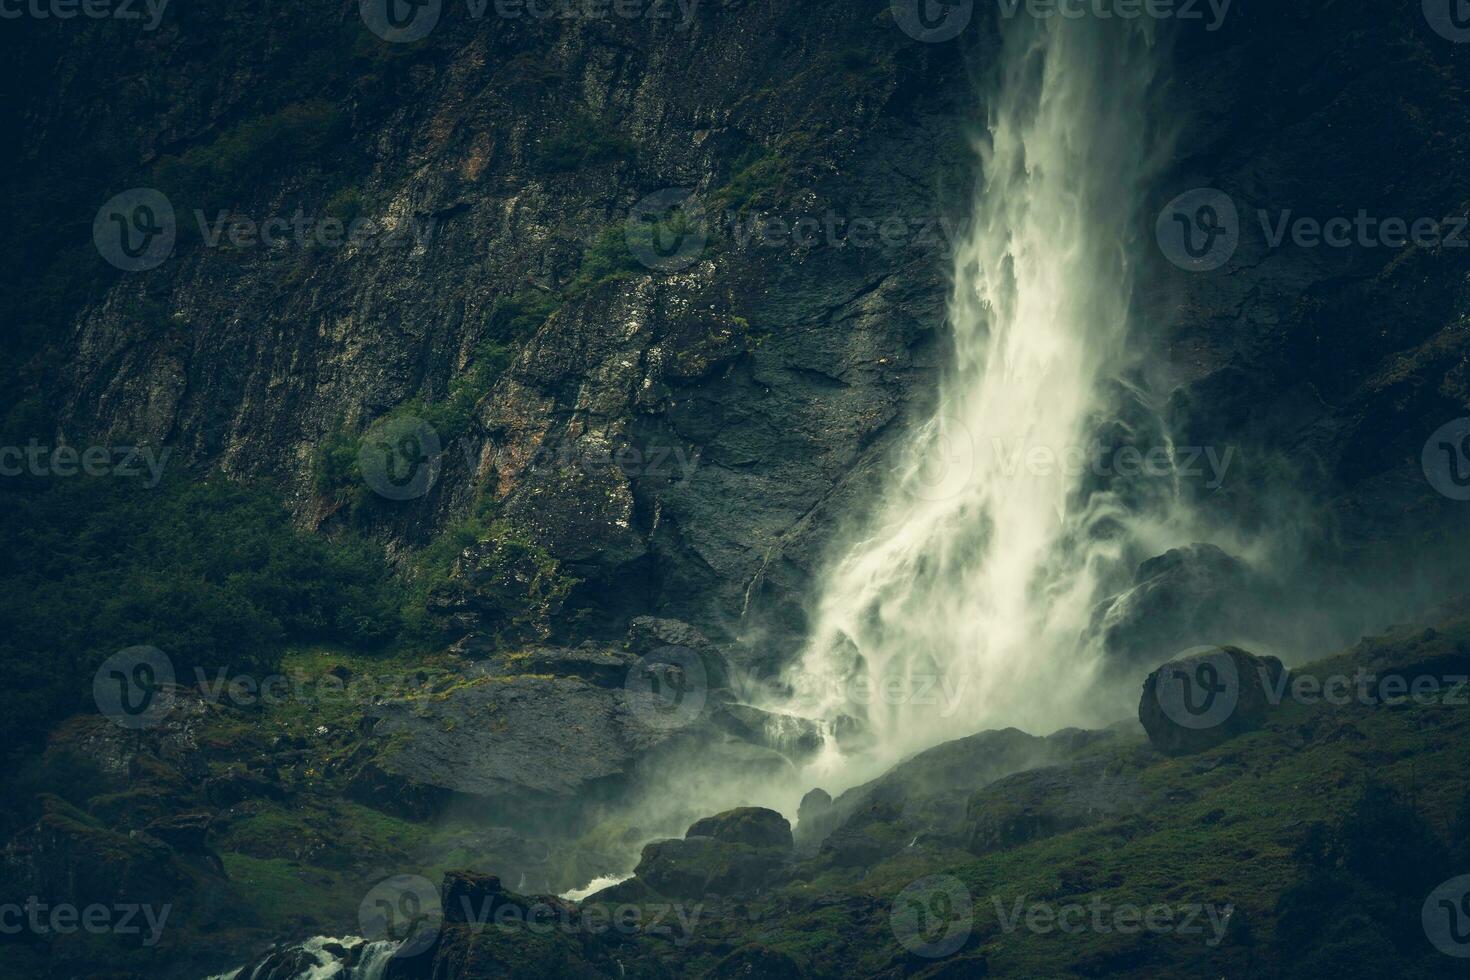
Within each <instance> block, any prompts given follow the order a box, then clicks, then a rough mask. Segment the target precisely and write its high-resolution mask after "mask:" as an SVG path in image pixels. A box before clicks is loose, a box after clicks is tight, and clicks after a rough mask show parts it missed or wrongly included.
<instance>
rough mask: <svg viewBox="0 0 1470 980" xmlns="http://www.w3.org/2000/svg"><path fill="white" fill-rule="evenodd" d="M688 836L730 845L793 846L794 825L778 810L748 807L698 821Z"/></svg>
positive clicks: (783, 848)
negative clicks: (707, 838) (708, 838)
mask: <svg viewBox="0 0 1470 980" xmlns="http://www.w3.org/2000/svg"><path fill="white" fill-rule="evenodd" d="M684 836H685V837H686V838H687V837H713V838H714V839H715V840H717V841H723V842H725V843H727V844H749V845H750V846H751V847H774V848H779V849H780V850H783V851H789V850H791V848H792V840H791V824H790V823H789V822H788V821H787V820H786V818H785V817H783V816H781V814H779V813H777V812H776V811H775V810H767V809H766V808H765V807H759V806H745V807H738V808H736V809H734V810H726V811H725V812H724V813H720V814H716V815H715V816H713V817H705V818H704V819H703V820H696V821H695V822H694V824H693V825H691V826H690V828H689V831H688V833H686V834H685V835H684Z"/></svg>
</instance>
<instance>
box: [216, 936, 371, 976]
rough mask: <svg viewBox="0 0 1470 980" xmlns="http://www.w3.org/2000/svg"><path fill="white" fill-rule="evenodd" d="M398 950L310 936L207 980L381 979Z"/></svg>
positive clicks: (352, 939) (363, 942)
mask: <svg viewBox="0 0 1470 980" xmlns="http://www.w3.org/2000/svg"><path fill="white" fill-rule="evenodd" d="M398 947H399V944H398V943H395V942H390V941H387V940H378V941H376V942H369V941H367V940H365V939H359V938H357V937H355V936H354V937H349V938H346V939H333V938H331V937H329V936H313V937H312V938H311V939H308V940H307V941H306V942H304V943H301V944H300V945H297V946H283V947H279V948H276V949H272V950H271V951H270V952H268V953H266V954H265V955H264V956H263V957H261V958H260V959H259V960H257V961H256V962H254V963H250V964H247V965H246V966H242V967H240V968H239V969H237V970H233V971H231V972H229V973H222V974H219V975H218V976H214V977H209V978H207V980H259V978H261V977H290V978H291V980H383V977H384V975H385V974H386V973H387V970H388V964H389V963H391V962H392V960H393V955H394V954H395V953H397V952H398Z"/></svg>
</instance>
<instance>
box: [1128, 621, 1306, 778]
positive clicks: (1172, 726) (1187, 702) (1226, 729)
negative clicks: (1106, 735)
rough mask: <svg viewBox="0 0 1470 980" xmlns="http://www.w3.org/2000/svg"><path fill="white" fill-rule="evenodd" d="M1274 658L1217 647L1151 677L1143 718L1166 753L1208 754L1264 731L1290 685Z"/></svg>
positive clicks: (1140, 706)
mask: <svg viewBox="0 0 1470 980" xmlns="http://www.w3.org/2000/svg"><path fill="white" fill-rule="evenodd" d="M1284 674H1285V668H1284V667H1283V666H1282V665H1281V661H1280V660H1277V659H1276V658H1275V657H1258V656H1256V655H1254V654H1251V653H1247V652H1246V651H1244V650H1241V649H1239V648H1238V647H1215V648H1213V649H1207V650H1205V649H1202V650H1200V651H1199V652H1197V653H1193V654H1191V655H1189V656H1186V657H1183V658H1180V659H1178V660H1171V661H1169V662H1168V663H1166V664H1164V665H1163V666H1162V667H1160V668H1159V669H1158V670H1156V671H1154V672H1153V673H1151V674H1149V675H1148V679H1147V680H1145V681H1144V684H1143V697H1142V699H1141V700H1140V701H1139V702H1138V720H1139V721H1141V722H1142V723H1143V730H1144V731H1145V732H1147V733H1148V738H1149V741H1150V742H1152V743H1153V746H1154V748H1156V749H1158V750H1159V751H1160V752H1162V753H1164V754H1165V755H1188V754H1190V753H1194V752H1203V751H1204V750H1206V749H1209V748H1213V747H1214V746H1216V745H1220V744H1221V743H1223V742H1227V741H1229V740H1230V739H1232V738H1235V737H1236V736H1237V735H1240V734H1242V733H1244V732H1248V731H1252V730H1254V729H1256V728H1259V727H1260V726H1261V724H1262V722H1263V721H1264V720H1265V719H1266V716H1267V715H1268V713H1269V712H1270V710H1271V708H1272V707H1273V706H1274V704H1275V701H1276V697H1277V695H1276V692H1277V691H1280V690H1283V689H1284V685H1285V684H1286V683H1288V681H1287V678H1286V677H1285V676H1284Z"/></svg>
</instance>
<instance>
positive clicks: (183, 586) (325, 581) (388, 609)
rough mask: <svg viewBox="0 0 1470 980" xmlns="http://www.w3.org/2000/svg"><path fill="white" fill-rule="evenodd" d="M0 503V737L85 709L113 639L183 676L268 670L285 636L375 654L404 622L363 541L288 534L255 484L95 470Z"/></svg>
mask: <svg viewBox="0 0 1470 980" xmlns="http://www.w3.org/2000/svg"><path fill="white" fill-rule="evenodd" d="M0 503H3V505H4V506H5V507H7V509H8V510H9V516H10V518H11V519H10V520H8V521H6V522H5V525H4V527H3V529H0V545H3V547H0V666H3V668H4V670H5V674H6V676H7V677H8V679H9V680H10V683H11V689H10V693H9V696H8V698H7V704H6V707H7V710H6V712H5V713H4V714H3V716H0V738H3V739H4V742H5V744H6V745H7V746H12V747H13V746H18V745H24V744H29V743H33V742H34V741H36V740H37V739H39V738H40V737H41V735H43V734H44V732H45V730H46V728H47V727H49V725H50V724H52V723H54V722H55V721H57V720H58V719H60V718H62V717H64V716H66V715H68V714H71V713H74V712H77V711H86V710H90V707H91V705H90V696H91V689H92V673H93V672H94V671H95V670H96V668H97V665H98V664H99V663H101V661H102V660H104V659H106V657H108V656H110V655H111V654H113V653H115V652H117V651H118V650H120V649H123V648H125V647H129V646H153V647H158V648H159V649H161V650H163V651H164V652H165V653H166V654H167V655H168V656H169V657H170V658H171V659H172V660H173V662H174V665H175V669H176V670H177V671H178V673H179V675H180V677H181V679H192V678H193V676H194V671H195V669H196V668H197V669H200V670H204V671H206V672H213V671H215V670H218V669H220V668H227V669H229V670H230V671H239V672H253V673H263V672H269V671H271V670H273V669H274V668H275V666H276V664H277V662H278V659H279V656H280V654H281V652H282V649H283V647H284V645H285V644H287V643H293V642H307V641H322V642H335V643H342V644H348V645H351V646H354V647H358V648H373V647H376V646H379V645H381V644H383V643H385V642H387V641H388V640H390V639H392V638H393V637H395V636H396V635H397V634H398V633H399V631H400V629H401V626H402V618H401V611H400V600H399V598H398V590H397V589H396V588H395V587H394V583H393V580H392V577H391V575H390V573H389V571H388V569H387V567H386V565H385V563H384V562H383V560H382V556H381V554H380V553H379V552H378V551H377V549H376V548H375V547H374V546H373V545H371V544H370V543H368V542H366V541H363V540H360V539H356V538H352V537H350V536H348V537H343V538H342V539H340V540H337V541H327V540H324V539H321V538H318V537H316V536H314V535H311V534H307V533H304V532H301V531H298V530H297V529H296V528H295V527H294V526H293V525H292V523H291V520H290V515H289V514H287V512H286V510H285V508H284V507H283V506H282V505H281V502H280V500H279V499H278V498H276V497H275V496H273V495H272V494H270V493H268V492H265V491H262V490H258V489H254V488H250V487H246V486H241V485H238V484H233V483H230V482H228V481H224V480H219V479H212V480H209V481H205V482H200V483H190V482H188V481H186V480H184V479H181V478H176V479H170V480H165V481H164V482H163V483H162V484H160V485H159V486H158V487H157V488H154V489H152V490H150V489H147V488H145V487H143V486H142V485H141V484H140V483H137V482H134V481H129V480H122V479H118V478H96V479H78V480H76V481H70V482H61V483H57V484H54V485H51V486H49V487H47V488H45V489H43V490H42V491H39V492H33V493H7V494H5V495H4V499H3V501H0Z"/></svg>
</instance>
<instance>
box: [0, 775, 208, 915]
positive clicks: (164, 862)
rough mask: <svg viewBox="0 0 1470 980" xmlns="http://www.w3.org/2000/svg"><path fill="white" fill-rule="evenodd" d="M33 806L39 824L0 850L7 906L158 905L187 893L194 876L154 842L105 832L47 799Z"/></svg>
mask: <svg viewBox="0 0 1470 980" xmlns="http://www.w3.org/2000/svg"><path fill="white" fill-rule="evenodd" d="M41 805H42V815H41V818H40V819H39V820H38V821H37V822H36V823H35V824H33V825H32V826H30V827H28V828H26V829H25V830H23V831H21V832H20V833H18V834H17V835H16V836H15V837H14V838H13V839H12V840H11V841H10V842H9V843H8V844H7V845H6V846H5V848H4V850H3V851H0V871H3V874H0V882H4V883H5V885H6V890H8V891H10V892H12V894H18V895H19V898H18V899H15V900H21V901H23V900H24V898H25V896H26V895H32V894H33V895H37V896H40V897H41V898H42V899H43V900H45V901H48V902H52V903H55V902H68V903H71V904H74V905H79V906H80V905H90V904H93V903H94V902H102V903H113V902H118V901H130V902H138V903H148V902H152V903H155V904H162V903H165V902H173V901H175V900H176V899H177V898H178V896H180V895H183V894H187V893H188V890H189V889H190V888H191V886H192V883H193V881H194V880H195V878H194V872H193V871H191V870H190V869H187V868H186V867H185V866H184V865H183V864H182V863H181V862H179V861H178V860H177V859H176V857H175V856H174V853H173V851H172V850H171V849H170V848H169V847H168V845H166V844H164V843H163V842H162V841H159V840H157V839H155V838H153V837H151V836H149V835H146V834H137V833H119V832H117V831H114V830H110V829H107V828H105V827H103V826H101V825H100V824H98V823H96V822H95V821H93V820H91V819H90V818H89V817H88V816H87V815H86V814H83V813H82V812H81V811H79V810H77V809H76V808H75V807H73V806H71V805H70V804H68V803H66V802H64V801H63V800H61V799H59V798H57V797H54V796H50V795H44V796H42V797H41Z"/></svg>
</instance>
